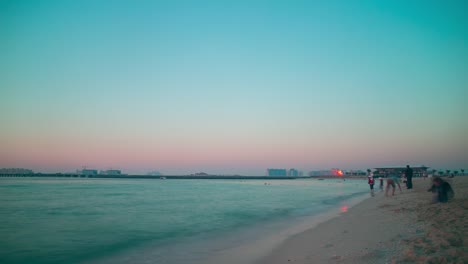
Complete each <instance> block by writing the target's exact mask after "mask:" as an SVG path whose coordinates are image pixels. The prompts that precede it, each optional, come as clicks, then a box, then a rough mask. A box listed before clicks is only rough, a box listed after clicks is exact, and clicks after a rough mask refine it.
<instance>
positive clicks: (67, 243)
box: [0, 178, 370, 264]
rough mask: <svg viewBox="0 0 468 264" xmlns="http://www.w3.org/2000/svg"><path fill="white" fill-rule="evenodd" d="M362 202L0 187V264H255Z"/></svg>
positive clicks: (245, 186) (330, 194)
mask: <svg viewBox="0 0 468 264" xmlns="http://www.w3.org/2000/svg"><path fill="white" fill-rule="evenodd" d="M369 196H370V195H369V187H368V185H367V181H365V180H359V179H356V180H349V179H347V180H343V179H326V180H317V179H295V180H174V179H167V180H160V179H91V178H0V263H4V264H5V263H98V264H101V263H159V264H166V263H167V264H182V263H197V264H198V263H200V264H201V263H204V264H207V263H223V264H227V263H255V262H256V261H257V260H259V259H261V258H262V257H263V256H266V255H268V254H269V252H272V250H274V248H275V247H277V246H278V245H280V244H281V243H282V242H283V241H284V240H286V239H287V238H289V237H291V236H294V235H295V234H298V233H301V232H303V231H305V230H307V229H310V228H313V227H314V226H316V225H317V224H318V223H320V222H323V221H326V220H327V219H330V218H332V217H337V216H339V215H340V214H345V213H346V212H347V210H348V209H349V208H350V207H352V206H353V205H355V204H357V203H359V202H360V201H362V200H364V199H366V198H368V197H369ZM312 246H313V245H312Z"/></svg>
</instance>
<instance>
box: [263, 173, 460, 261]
mask: <svg viewBox="0 0 468 264" xmlns="http://www.w3.org/2000/svg"><path fill="white" fill-rule="evenodd" d="M448 180H449V182H450V183H451V185H452V188H453V189H454V191H455V199H454V200H452V201H450V202H449V203H445V204H431V199H432V193H430V192H427V189H428V188H429V187H430V183H431V181H430V179H415V180H414V189H413V190H406V189H405V188H403V192H402V193H400V192H399V191H398V190H397V191H396V192H395V196H390V197H385V194H384V192H381V191H380V190H379V189H377V190H375V196H374V197H371V198H369V199H367V200H365V201H363V202H362V203H360V204H358V205H357V206H355V207H353V208H351V209H350V210H349V211H348V212H346V213H343V214H342V215H340V216H338V217H336V218H333V219H331V220H329V221H327V222H324V223H322V224H320V225H318V226H317V227H316V228H313V229H310V230H307V231H306V232H303V233H300V234H298V235H295V236H293V237H291V238H289V239H287V240H286V241H285V242H284V243H283V244H281V245H280V246H279V247H277V248H275V249H274V250H273V252H271V254H270V255H268V256H267V257H265V258H263V259H262V260H261V261H259V263H262V264H263V263H264V264H279V263H310V264H311V263H363V264H365V263H468V253H467V252H468V232H467V230H468V217H467V212H468V177H457V178H454V179H448ZM402 187H403V186H402Z"/></svg>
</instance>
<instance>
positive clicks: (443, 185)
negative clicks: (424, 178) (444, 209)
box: [427, 177, 455, 203]
mask: <svg viewBox="0 0 468 264" xmlns="http://www.w3.org/2000/svg"><path fill="white" fill-rule="evenodd" d="M432 183H433V184H432V186H431V188H429V190H427V191H428V192H433V193H434V196H433V198H432V202H433V203H446V202H448V201H449V200H451V199H452V198H453V196H454V195H455V193H454V192H453V190H452V187H451V186H450V184H449V183H448V182H446V181H444V180H443V179H442V178H440V177H434V178H433V179H432Z"/></svg>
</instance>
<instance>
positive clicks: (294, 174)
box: [288, 169, 299, 177]
mask: <svg viewBox="0 0 468 264" xmlns="http://www.w3.org/2000/svg"><path fill="white" fill-rule="evenodd" d="M288 176H290V177H299V171H298V170H296V169H289V171H288Z"/></svg>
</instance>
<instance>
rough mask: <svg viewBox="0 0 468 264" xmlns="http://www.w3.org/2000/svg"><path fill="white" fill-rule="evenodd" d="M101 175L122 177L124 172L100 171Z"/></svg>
mask: <svg viewBox="0 0 468 264" xmlns="http://www.w3.org/2000/svg"><path fill="white" fill-rule="evenodd" d="M99 174H103V175H122V171H120V170H105V171H100V172H99Z"/></svg>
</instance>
